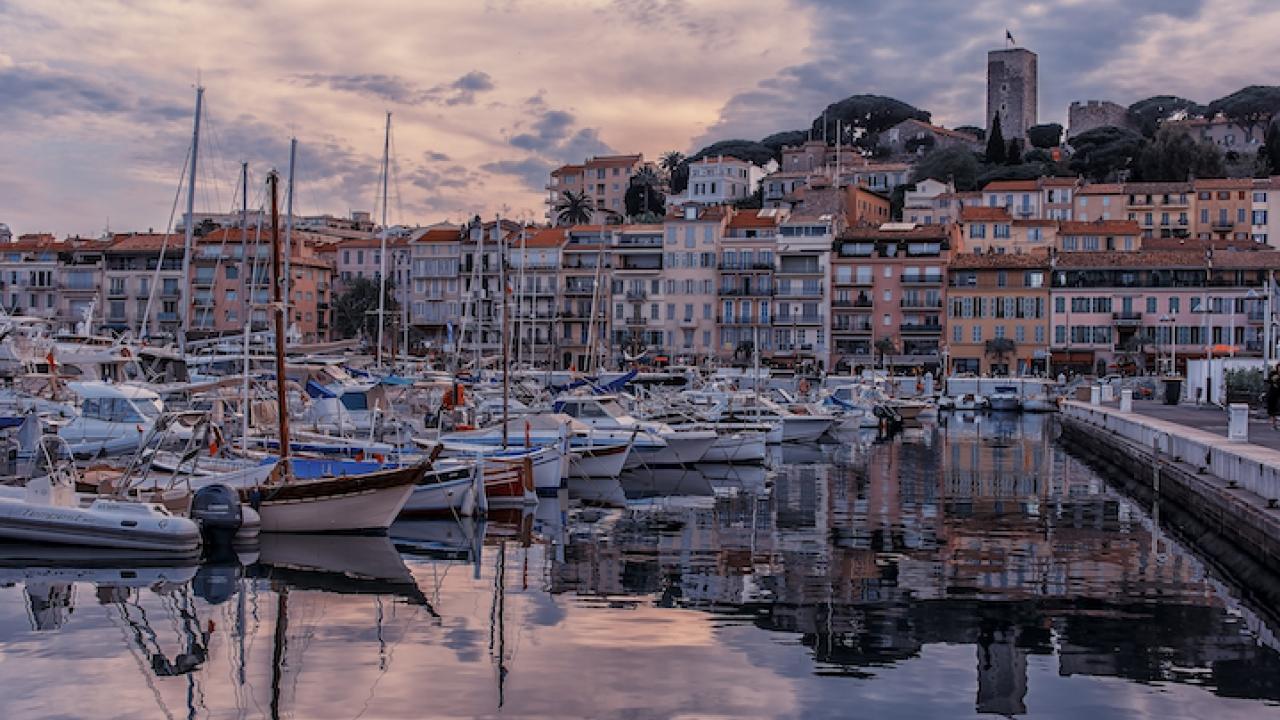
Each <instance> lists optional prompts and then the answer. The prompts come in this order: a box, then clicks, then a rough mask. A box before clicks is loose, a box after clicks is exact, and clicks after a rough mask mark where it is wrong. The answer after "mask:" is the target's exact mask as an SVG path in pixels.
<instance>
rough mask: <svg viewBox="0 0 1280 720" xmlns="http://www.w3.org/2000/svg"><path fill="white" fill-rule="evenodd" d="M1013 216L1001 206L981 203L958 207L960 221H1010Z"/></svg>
mask: <svg viewBox="0 0 1280 720" xmlns="http://www.w3.org/2000/svg"><path fill="white" fill-rule="evenodd" d="M1012 220H1013V218H1012V217H1010V216H1009V211H1008V210H1005V209H1004V208H1002V207H986V206H983V205H966V206H965V207H963V208H961V209H960V221H961V222H1000V221H1005V222H1010V221H1012Z"/></svg>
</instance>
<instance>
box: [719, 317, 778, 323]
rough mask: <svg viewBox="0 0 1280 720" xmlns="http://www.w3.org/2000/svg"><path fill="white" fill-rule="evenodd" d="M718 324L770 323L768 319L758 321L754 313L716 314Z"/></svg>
mask: <svg viewBox="0 0 1280 720" xmlns="http://www.w3.org/2000/svg"><path fill="white" fill-rule="evenodd" d="M716 324H717V325H768V324H769V321H768V320H761V321H759V322H756V318H755V316H753V315H716Z"/></svg>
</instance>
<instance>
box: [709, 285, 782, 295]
mask: <svg viewBox="0 0 1280 720" xmlns="http://www.w3.org/2000/svg"><path fill="white" fill-rule="evenodd" d="M720 294H721V295H724V296H726V297H769V296H771V295H773V288H768V287H752V288H742V287H722V288H720Z"/></svg>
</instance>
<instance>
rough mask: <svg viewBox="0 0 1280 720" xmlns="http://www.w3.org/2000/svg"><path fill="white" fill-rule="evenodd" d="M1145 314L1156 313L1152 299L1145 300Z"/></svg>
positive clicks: (1153, 299)
mask: <svg viewBox="0 0 1280 720" xmlns="http://www.w3.org/2000/svg"><path fill="white" fill-rule="evenodd" d="M1147 312H1148V313H1155V312H1158V311H1157V310H1156V299H1155V298H1153V297H1149V298H1147Z"/></svg>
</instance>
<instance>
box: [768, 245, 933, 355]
mask: <svg viewBox="0 0 1280 720" xmlns="http://www.w3.org/2000/svg"><path fill="white" fill-rule="evenodd" d="M784 227H785V226H784ZM952 233H953V230H952V228H950V227H945V226H939V225H913V224H911V223H890V224H887V225H883V226H881V227H870V226H851V227H849V228H846V229H845V230H843V231H842V232H841V233H840V234H839V237H838V238H837V239H836V240H835V242H834V245H833V247H834V251H833V253H832V260H831V263H832V283H833V286H834V288H835V292H836V295H835V297H834V300H833V303H832V311H833V312H836V313H838V314H839V315H840V317H841V320H840V321H838V322H837V323H836V327H838V328H839V332H838V334H837V335H835V337H836V346H835V351H834V352H833V353H832V354H831V356H830V362H831V363H832V364H833V366H835V367H841V368H843V367H849V368H857V367H858V366H866V365H869V364H870V363H872V362H877V363H880V362H883V363H884V364H885V365H888V366H892V367H900V368H904V369H919V368H924V369H928V370H932V371H934V372H936V371H937V370H938V369H939V367H940V365H941V362H942V348H943V335H942V333H943V308H944V303H945V301H946V277H947V270H946V268H947V263H948V261H949V260H950V257H951V248H952V245H953V237H952ZM783 261H785V259H784V260H783ZM868 301H869V304H868ZM868 325H869V326H870V332H867V328H868ZM833 332H835V330H834V329H833ZM882 341H883V342H882ZM868 350H869V351H870V352H869V353H868ZM886 351H887V352H886ZM881 355H883V356H884V357H883V358H882V357H880V356H881Z"/></svg>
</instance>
